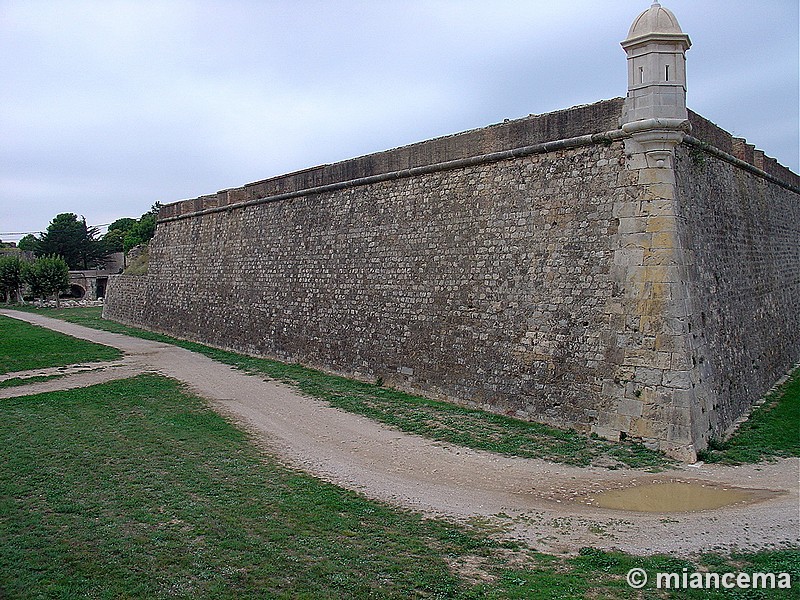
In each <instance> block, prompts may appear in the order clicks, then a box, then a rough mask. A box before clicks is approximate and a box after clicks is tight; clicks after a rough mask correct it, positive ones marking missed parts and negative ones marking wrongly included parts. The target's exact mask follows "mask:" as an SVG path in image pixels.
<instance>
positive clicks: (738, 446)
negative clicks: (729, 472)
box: [700, 369, 800, 464]
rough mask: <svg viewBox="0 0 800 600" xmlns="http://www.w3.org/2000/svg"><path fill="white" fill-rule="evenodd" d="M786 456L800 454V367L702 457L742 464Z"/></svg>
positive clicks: (712, 443)
mask: <svg viewBox="0 0 800 600" xmlns="http://www.w3.org/2000/svg"><path fill="white" fill-rule="evenodd" d="M786 456H800V369H797V370H795V371H794V373H792V375H791V376H790V377H789V379H788V380H787V381H786V382H785V383H784V384H783V385H782V386H780V387H779V388H778V389H777V390H776V391H775V392H773V393H772V394H770V395H769V396H768V397H767V398H766V399H765V400H764V403H763V404H761V406H758V407H756V408H755V409H754V410H753V413H752V414H751V415H750V418H749V419H747V421H745V422H744V423H742V425H741V427H739V429H738V431H737V432H736V434H735V435H734V436H733V437H731V438H730V439H729V440H726V441H724V442H718V441H717V442H714V441H712V442H711V443H710V444H709V448H708V450H706V451H705V452H703V453H702V454H701V456H700V458H701V459H702V460H705V461H706V462H722V463H728V464H741V463H754V462H759V461H761V460H765V459H772V458H780V457H786Z"/></svg>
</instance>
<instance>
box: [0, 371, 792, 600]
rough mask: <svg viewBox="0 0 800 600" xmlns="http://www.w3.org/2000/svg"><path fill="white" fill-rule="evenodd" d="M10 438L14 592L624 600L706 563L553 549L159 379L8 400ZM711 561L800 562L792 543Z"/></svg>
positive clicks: (3, 469)
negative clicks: (427, 504)
mask: <svg viewBox="0 0 800 600" xmlns="http://www.w3.org/2000/svg"><path fill="white" fill-rule="evenodd" d="M0 444H1V445H2V447H3V454H4V460H3V461H0V531H2V532H3V534H2V535H0V597H3V598H6V597H8V598H79V597H81V598H82V597H90V598H148V599H150V598H215V599H216V598H220V599H225V598H315V599H316V598H542V599H548V598H553V599H555V598H575V599H577V598H600V597H602V598H611V599H614V598H620V599H621V598H635V597H642V596H639V594H638V593H634V592H632V591H631V590H630V589H629V588H628V587H627V584H626V583H625V579H624V575H625V573H626V572H627V570H628V569H629V568H631V567H633V566H637V567H641V568H645V569H646V570H648V572H650V573H653V572H655V571H657V570H670V571H671V570H677V571H680V569H681V568H684V567H686V568H689V569H691V570H694V569H695V568H696V567H695V565H694V564H692V563H690V562H688V561H683V560H677V559H673V558H668V557H649V558H637V557H631V556H628V555H625V554H621V553H608V552H602V551H599V550H593V549H585V550H583V551H581V553H580V555H579V556H576V557H573V558H563V557H554V556H548V555H543V554H539V553H536V552H533V551H531V550H529V549H527V548H524V547H521V546H519V545H516V546H515V545H510V544H501V543H498V542H496V541H492V540H491V539H489V538H487V537H486V536H484V535H482V534H480V532H479V531H475V530H471V529H467V528H464V527H460V526H457V525H453V524H450V523H447V522H443V521H439V520H434V519H424V518H422V517H421V516H420V515H417V514H414V513H411V512H408V511H402V510H397V509H393V508H391V507H389V506H386V505H384V504H382V503H378V502H373V501H369V500H366V499H364V498H363V497H361V496H359V495H358V494H355V493H352V492H348V491H345V490H342V489H340V488H337V487H336V486H333V485H330V484H326V483H323V482H321V481H319V480H317V479H314V478H313V477H310V476H308V475H304V474H302V473H299V472H297V471H294V470H292V469H288V468H286V467H284V466H282V465H280V464H279V463H278V462H277V461H276V460H274V459H273V458H271V457H270V456H268V455H265V454H264V453H263V452H262V451H260V450H259V449H258V448H257V447H256V446H255V445H253V444H252V443H250V440H249V438H248V435H247V434H246V433H244V432H242V431H241V430H239V429H237V428H236V427H234V426H233V425H232V424H230V423H229V422H228V421H226V420H225V419H223V418H222V417H221V416H219V415H218V414H216V413H215V412H213V411H212V410H211V409H210V408H209V407H208V406H207V405H206V403H205V402H204V401H203V400H201V399H199V398H196V397H194V396H192V395H190V394H188V393H186V392H185V391H184V390H183V389H182V388H181V387H180V385H179V384H178V383H177V382H175V381H173V380H170V379H167V378H164V377H160V376H155V375H141V376H138V377H135V378H132V379H128V380H122V381H115V382H110V383H105V384H101V385H96V386H93V387H89V388H84V389H77V390H68V391H63V392H52V393H48V394H39V395H34V396H27V397H22V398H12V399H9V400H4V401H3V402H2V403H0ZM509 555H513V558H514V562H513V564H514V567H510V566H509ZM700 563H702V564H704V565H708V566H709V567H710V568H712V569H714V570H720V571H722V572H724V571H729V570H735V571H740V570H741V571H748V570H753V568H754V567H755V566H757V567H758V569H760V570H767V571H769V570H774V571H782V570H785V571H787V572H792V573H793V576H794V577H795V581H797V578H798V576H800V574H798V559H797V553H792V552H788V551H781V552H764V553H759V554H754V555H735V556H732V557H720V556H716V555H709V556H704V557H701V559H700V561H699V563H698V564H700ZM458 565H470V567H469V568H467V569H465V568H463V567H459V566H458ZM648 592H649V591H648ZM653 592H654V593H652V594H650V595H646V596H645V597H648V598H649V597H654V598H658V597H664V598H670V597H672V598H695V597H696V598H737V597H741V598H789V597H792V596H790V595H785V594H784V595H781V593H780V592H779V593H775V592H774V591H771V590H768V591H767V592H768V594H764V595H759V593H756V594H748V595H742V596H736V595H735V594H730V593H724V594H706V593H699V592H698V593H694V595H692V593H691V592H684V591H679V592H673V593H671V594H666V593H664V594H660V593H655V591H654V590H653Z"/></svg>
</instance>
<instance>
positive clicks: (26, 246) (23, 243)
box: [17, 233, 39, 252]
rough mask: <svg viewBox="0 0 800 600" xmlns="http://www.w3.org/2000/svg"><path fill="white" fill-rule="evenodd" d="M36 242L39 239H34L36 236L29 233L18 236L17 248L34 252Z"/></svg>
mask: <svg viewBox="0 0 800 600" xmlns="http://www.w3.org/2000/svg"><path fill="white" fill-rule="evenodd" d="M38 243H39V240H37V239H36V236H35V235H33V234H31V233H29V234H28V235H26V236H25V237H23V238H20V240H19V242H17V248H19V249H20V250H25V251H27V252H36V246H37V245H38Z"/></svg>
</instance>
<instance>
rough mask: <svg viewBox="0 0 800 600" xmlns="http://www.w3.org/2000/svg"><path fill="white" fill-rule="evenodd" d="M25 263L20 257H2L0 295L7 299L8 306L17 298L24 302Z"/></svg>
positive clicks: (0, 259)
mask: <svg viewBox="0 0 800 600" xmlns="http://www.w3.org/2000/svg"><path fill="white" fill-rule="evenodd" d="M23 264H24V263H23V262H22V261H21V260H20V259H19V257H18V256H3V257H0V293H2V294H4V295H5V297H6V304H8V303H9V302H11V297H12V296H15V297H16V299H17V301H18V302H22V284H23V283H24V279H23V271H24V268H23Z"/></svg>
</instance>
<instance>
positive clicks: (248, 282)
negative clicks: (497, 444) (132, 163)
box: [104, 2, 800, 461]
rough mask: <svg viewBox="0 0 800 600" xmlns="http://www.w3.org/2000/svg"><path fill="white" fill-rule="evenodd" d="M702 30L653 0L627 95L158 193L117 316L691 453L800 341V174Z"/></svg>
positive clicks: (781, 369) (117, 297) (636, 37)
mask: <svg viewBox="0 0 800 600" xmlns="http://www.w3.org/2000/svg"><path fill="white" fill-rule="evenodd" d="M689 45H690V42H689V37H688V36H687V35H686V34H685V33H683V32H682V31H681V28H680V26H679V25H678V22H677V19H676V18H675V16H674V15H673V14H672V13H671V12H670V11H669V10H667V9H666V8H664V7H662V6H660V5H659V4H658V3H657V2H656V3H654V4H653V5H652V6H651V7H650V8H649V9H648V10H646V11H645V12H643V13H642V14H641V15H640V16H639V17H638V18H637V19H636V20H635V21H634V23H633V25H632V26H631V28H630V31H629V34H628V37H627V38H626V39H625V40H624V41H623V42H622V47H623V49H624V50H625V52H626V53H627V56H628V76H629V82H628V94H627V97H626V98H625V99H624V100H623V99H620V98H618V99H613V100H606V101H602V102H597V103H595V104H591V105H585V106H579V107H574V108H571V109H567V110H562V111H557V112H554V113H549V114H545V115H531V116H529V117H526V118H523V119H518V120H514V121H508V122H504V123H500V124H497V125H493V126H490V127H485V128H483V129H477V130H473V131H467V132H464V133H460V134H456V135H452V136H447V137H443V138H437V139H433V140H428V141H425V142H420V143H418V144H412V145H410V146H405V147H402V148H396V149H394V150H389V151H386V152H379V153H376V154H372V155H369V156H364V157H360V158H356V159H351V160H347V161H343V162H339V163H335V164H330V165H321V166H318V167H314V168H311V169H306V170H304V171H299V172H296V173H290V174H288V175H283V176H280V177H273V178H271V179H266V180H263V181H258V182H255V183H251V184H247V185H245V186H242V187H238V188H233V189H227V190H222V191H220V192H217V193H215V194H210V195H207V196H201V197H199V198H195V199H192V200H185V201H182V202H175V203H172V204H166V205H164V206H163V207H162V209H161V212H160V214H159V222H158V226H157V229H156V235H155V237H154V239H153V240H152V242H151V247H150V265H149V271H148V273H147V275H144V276H140V277H132V276H117V277H114V278H112V280H111V281H110V283H109V290H108V295H107V298H106V304H105V308H104V315H105V316H106V317H108V318H112V319H115V320H118V321H122V322H125V323H130V324H133V325H137V326H140V327H144V328H147V329H152V330H157V331H163V332H166V333H170V334H173V335H177V336H179V337H183V338H187V339H192V340H197V341H200V342H204V343H207V344H211V345H214V346H219V347H223V348H229V349H232V350H236V351H239V352H246V353H251V354H258V355H263V356H269V357H275V358H279V359H281V360H287V361H298V362H302V363H304V364H308V365H310V366H315V367H318V368H321V369H323V370H326V371H330V372H335V373H341V374H344V375H348V376H352V377H357V378H361V379H364V380H367V381H376V380H378V379H380V380H381V381H382V382H383V383H384V384H386V385H391V386H394V387H397V388H400V389H404V390H408V391H411V392H415V393H420V394H423V395H427V396H430V397H434V398H439V399H443V400H447V401H452V402H457V403H461V404H467V405H472V406H480V407H483V408H485V409H488V410H492V411H496V412H502V413H505V414H509V415H513V416H516V417H518V418H523V419H530V420H536V421H540V422H544V423H549V424H552V425H556V426H562V427H572V428H575V429H578V430H580V431H583V432H586V433H591V432H594V433H597V434H599V435H601V436H603V437H606V438H610V439H620V438H622V437H628V438H635V439H639V440H642V441H643V442H644V443H646V444H647V445H649V446H651V447H655V448H659V449H662V450H664V451H666V452H667V453H669V454H671V455H672V456H676V457H679V458H681V459H683V460H687V461H691V460H694V459H695V458H696V452H697V451H698V450H700V449H702V448H704V447H705V446H706V445H707V444H708V440H709V439H710V438H713V437H716V436H722V435H724V434H725V433H726V431H728V429H729V428H730V427H731V426H732V425H733V424H734V423H735V422H736V421H737V419H740V418H741V417H742V416H743V415H745V414H747V412H748V410H749V409H750V407H751V406H752V404H753V402H755V401H756V400H757V399H759V398H760V397H761V396H762V395H763V394H764V393H765V392H767V391H768V390H769V389H770V387H772V386H773V385H774V384H775V382H776V381H777V380H779V379H780V378H781V377H782V376H783V375H785V374H786V373H787V372H788V371H789V370H790V369H791V368H792V366H793V365H795V364H797V363H798V361H800V177H798V176H797V175H796V174H795V173H792V172H791V171H790V170H788V169H786V168H785V167H782V166H781V165H779V164H778V163H777V161H775V160H773V159H771V158H769V157H767V156H765V155H764V153H763V152H760V151H758V150H755V149H754V147H753V146H751V145H749V144H747V143H746V142H745V141H744V140H738V139H734V138H733V137H732V136H731V135H730V134H728V133H727V132H725V131H723V130H721V129H719V128H718V127H716V126H715V125H714V124H713V123H711V122H709V121H707V120H706V119H704V118H703V117H701V116H699V115H697V114H695V113H693V112H692V111H690V110H687V108H686V66H685V58H684V56H685V52H686V50H687V49H688V48H689ZM620 62H621V61H620Z"/></svg>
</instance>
